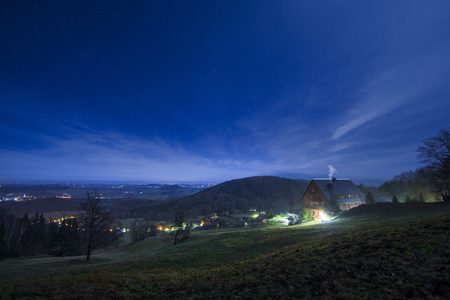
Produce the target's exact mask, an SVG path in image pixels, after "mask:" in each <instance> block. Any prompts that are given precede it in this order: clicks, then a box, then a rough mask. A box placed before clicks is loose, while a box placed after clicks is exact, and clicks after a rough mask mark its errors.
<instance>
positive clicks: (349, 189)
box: [312, 178, 364, 204]
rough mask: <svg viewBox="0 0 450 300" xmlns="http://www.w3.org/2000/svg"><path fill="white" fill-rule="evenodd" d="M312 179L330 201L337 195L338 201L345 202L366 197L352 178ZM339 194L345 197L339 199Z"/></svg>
mask: <svg viewBox="0 0 450 300" xmlns="http://www.w3.org/2000/svg"><path fill="white" fill-rule="evenodd" d="M312 181H313V182H314V183H315V184H316V185H317V186H318V187H319V189H320V191H321V192H322V193H323V194H324V196H325V197H326V198H327V200H328V201H331V200H332V199H333V197H337V198H338V199H337V202H338V203H340V204H345V203H351V202H355V201H357V200H361V198H362V199H364V196H363V194H362V193H361V191H360V190H359V189H358V187H357V186H356V185H355V184H354V183H353V182H352V181H351V180H350V179H336V178H333V179H331V180H330V179H313V180H312ZM355 195H356V196H357V197H355ZM339 196H341V197H343V198H341V199H339ZM351 196H353V197H351Z"/></svg>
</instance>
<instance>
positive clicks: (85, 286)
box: [0, 204, 450, 299]
mask: <svg viewBox="0 0 450 300" xmlns="http://www.w3.org/2000/svg"><path fill="white" fill-rule="evenodd" d="M449 229H450V207H449V206H448V205H434V204H431V205H428V204H427V205H403V204H402V205H374V206H364V207H361V208H359V209H355V210H352V211H351V212H349V213H348V214H345V215H344V216H343V217H341V218H339V219H337V220H335V221H333V222H330V223H324V224H316V225H311V226H293V227H284V228H260V229H253V230H238V231H232V232H206V233H200V234H195V235H193V236H192V238H191V239H189V240H188V241H186V242H184V243H181V244H179V245H177V246H173V245H172V244H171V240H170V238H169V237H159V238H154V239H148V240H146V241H143V242H141V243H137V244H134V245H130V246H127V247H123V248H120V249H117V250H115V251H112V252H109V253H104V254H98V255H96V256H94V257H93V262H91V263H89V264H86V263H85V262H84V261H83V260H82V258H80V257H78V258H40V259H19V260H8V261H4V262H0V268H1V270H2V272H1V273H2V274H1V275H0V292H1V293H0V295H2V296H3V297H4V298H14V297H20V298H34V297H37V298H39V297H43V298H47V297H51V298H64V299H70V298H72V299H75V298H96V299H97V298H151V297H152V298H189V297H191V298H199V297H202V298H231V297H233V296H234V297H237V298H240V297H242V298H249V297H250V298H257V297H258V298H259V297H265V298H267V297H270V298H342V299H349V298H352V297H355V298H403V297H418V298H427V297H432V296H435V297H441V298H442V299H445V298H449V297H450V284H449V282H450V236H449V233H450V230H449ZM37 274H39V275H37ZM24 282H26V284H24Z"/></svg>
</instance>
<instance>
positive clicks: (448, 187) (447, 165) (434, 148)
mask: <svg viewBox="0 0 450 300" xmlns="http://www.w3.org/2000/svg"><path fill="white" fill-rule="evenodd" d="M417 152H419V154H418V157H419V159H420V160H421V162H422V163H426V164H427V165H428V170H429V172H428V177H429V180H430V181H431V183H432V185H433V187H434V189H435V191H436V192H439V193H440V195H441V196H442V200H444V202H450V130H448V129H442V130H441V131H439V132H438V134H437V135H436V136H435V137H432V138H429V139H427V140H426V141H425V142H424V144H423V145H422V146H420V147H419V148H417Z"/></svg>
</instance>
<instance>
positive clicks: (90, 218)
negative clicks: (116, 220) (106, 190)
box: [80, 192, 117, 260]
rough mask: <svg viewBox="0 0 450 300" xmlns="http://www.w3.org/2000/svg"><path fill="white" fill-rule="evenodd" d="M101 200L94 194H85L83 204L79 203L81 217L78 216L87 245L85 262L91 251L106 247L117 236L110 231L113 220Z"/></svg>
mask: <svg viewBox="0 0 450 300" xmlns="http://www.w3.org/2000/svg"><path fill="white" fill-rule="evenodd" d="M100 202H101V198H100V197H99V195H98V194H97V192H95V193H94V194H93V195H91V194H89V192H87V193H86V197H85V199H84V201H83V202H80V206H81V210H82V211H83V212H82V215H81V216H80V221H81V226H80V227H81V228H82V230H83V231H84V236H85V241H86V243H87V254H86V260H89V259H90V257H91V252H92V250H93V249H96V248H98V247H102V246H107V245H109V244H110V243H111V242H113V241H114V240H116V239H117V234H115V233H116V232H115V231H114V230H112V226H113V224H112V223H113V219H112V217H111V214H110V212H109V211H108V210H107V208H106V206H105V205H103V204H102V203H100Z"/></svg>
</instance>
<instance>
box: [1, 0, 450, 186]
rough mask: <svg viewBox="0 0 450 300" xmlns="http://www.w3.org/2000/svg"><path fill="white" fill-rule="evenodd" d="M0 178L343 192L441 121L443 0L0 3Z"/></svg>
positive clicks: (376, 176) (404, 158) (448, 39)
mask: <svg viewBox="0 0 450 300" xmlns="http://www.w3.org/2000/svg"><path fill="white" fill-rule="evenodd" d="M0 103H1V106H0V141H1V142H0V182H3V183H7V182H16V181H19V182H38V181H39V182H64V181H70V182H83V181H84V182H87V181H116V182H120V181H130V182H143V183H150V182H161V183H162V182H167V183H168V182H171V183H176V182H222V181H226V180H230V179H235V178H242V177H247V176H257V175H275V176H282V177H288V178H302V179H307V180H309V179H311V178H314V177H327V176H328V167H327V166H328V165H333V166H334V168H336V170H337V173H336V174H335V176H337V177H338V178H351V179H352V180H353V181H355V183H359V182H361V181H363V182H378V183H382V182H383V181H385V180H389V179H391V178H392V177H393V176H394V175H397V174H399V173H401V172H404V171H408V170H414V169H416V168H417V167H419V166H420V164H419V161H418V159H417V152H416V149H417V147H418V146H419V145H421V144H422V143H423V141H424V140H425V139H427V138H429V137H432V136H434V135H435V134H436V133H437V132H438V131H439V130H440V129H443V128H448V127H449V126H450V118H449V112H450V1H447V0H443V1H439V0H436V1H435V0H433V1H395V0H389V1H379V0H377V1H361V0H357V1H339V0H336V1H299V0H296V1H275V0H274V1H257V0H253V1H251V0H249V1H240V0H234V1H227V0H222V1H219V0H217V1H215V0H203V1H194V0H192V1H181V0H180V1H170V0H165V1H163V0H160V1H156V0H155V1H150V0H146V1H112V0H109V1H101V0H95V1H92V0H90V1H56V0H53V1H51V0H50V1H31V0H30V1H21V0H3V1H1V2H0Z"/></svg>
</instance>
